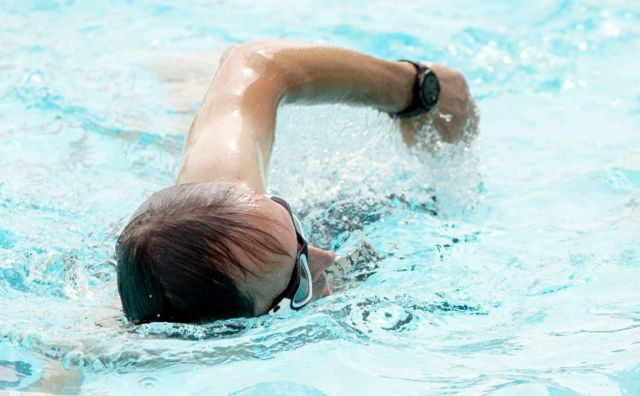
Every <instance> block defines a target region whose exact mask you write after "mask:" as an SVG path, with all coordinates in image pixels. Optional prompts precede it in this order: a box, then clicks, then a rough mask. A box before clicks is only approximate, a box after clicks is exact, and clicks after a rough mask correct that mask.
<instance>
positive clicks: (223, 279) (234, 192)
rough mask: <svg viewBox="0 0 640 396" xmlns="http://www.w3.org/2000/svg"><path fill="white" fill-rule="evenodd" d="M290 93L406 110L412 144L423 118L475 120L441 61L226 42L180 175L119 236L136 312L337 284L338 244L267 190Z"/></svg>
mask: <svg viewBox="0 0 640 396" xmlns="http://www.w3.org/2000/svg"><path fill="white" fill-rule="evenodd" d="M285 103H309V104H313V103H347V104H353V105H360V106H369V107H372V108H374V109H377V110H379V111H382V112H385V113H388V114H389V115H390V116H391V117H393V118H395V119H397V120H398V125H399V131H400V133H401V134H402V137H403V140H404V142H405V143H406V144H407V145H408V146H411V145H415V144H416V143H417V141H418V139H417V136H416V134H417V133H418V131H420V129H421V128H422V127H423V126H425V125H427V124H430V125H433V126H434V128H435V130H436V131H437V132H438V134H439V136H440V138H441V139H442V140H444V141H446V142H455V141H457V140H459V139H461V138H462V137H463V133H464V131H465V130H467V129H468V126H469V125H475V123H476V122H477V117H476V114H475V110H474V106H473V104H472V100H471V98H470V95H469V90H468V87H467V83H466V81H465V79H464V77H463V76H462V75H461V74H460V73H459V72H457V71H455V70H453V69H450V68H448V67H445V66H441V65H436V64H429V65H428V66H427V65H426V64H422V63H414V62H409V61H395V62H391V61H386V60H382V59H377V58H374V57H371V56H368V55H365V54H361V53H358V52H355V51H351V50H346V49H341V48H336V47H331V46H325V45H319V44H306V43H299V42H293V41H288V40H260V41H253V42H249V43H247V44H243V45H238V46H234V47H231V48H229V49H227V50H226V51H225V52H224V53H223V55H222V57H221V59H220V65H219V68H218V70H217V72H216V74H215V76H214V78H213V81H212V83H211V85H210V87H209V90H208V92H207V94H206V96H205V98H204V100H203V102H202V106H201V107H200V109H199V111H198V113H197V115H196V117H195V119H194V120H193V123H192V125H191V129H190V131H189V134H188V136H187V139H186V142H185V147H184V160H183V164H182V168H181V170H180V172H179V174H178V177H177V180H176V184H175V185H174V186H172V187H169V188H167V189H164V190H162V191H159V192H156V193H155V194H153V195H152V196H151V197H150V198H149V199H147V200H146V201H145V202H144V203H143V204H142V205H141V206H140V207H139V208H138V210H137V211H136V212H135V213H134V214H133V216H132V218H131V220H130V222H129V223H128V224H127V226H126V227H125V229H124V230H123V232H122V234H121V235H120V237H119V239H118V242H117V246H116V255H117V260H118V267H117V276H118V291H119V294H120V299H121V302H122V307H123V311H124V314H125V316H126V317H127V318H128V319H129V320H130V321H131V322H133V323H145V322H153V321H163V322H187V323H202V322H210V321H214V320H218V319H227V318H234V317H251V316H259V315H263V314H267V313H275V312H278V311H280V310H283V309H294V310H298V309H301V308H303V307H304V306H305V305H307V304H308V303H309V302H311V301H313V300H317V299H319V298H322V297H324V296H327V295H328V294H329V293H330V287H329V285H328V284H327V275H326V271H327V270H328V269H330V268H331V267H332V266H333V264H334V262H335V259H336V257H335V254H334V253H332V252H329V251H326V250H322V249H319V248H317V247H314V246H311V245H309V244H308V243H307V239H306V237H305V235H304V233H303V230H302V225H301V224H300V221H299V220H298V219H297V218H296V216H295V215H294V212H293V210H292V209H291V207H290V205H289V204H288V202H287V201H286V200H284V199H283V198H279V197H270V196H268V195H267V193H266V192H267V186H266V176H265V175H266V174H267V171H268V167H269V160H270V157H271V153H272V148H273V144H274V141H275V138H276V136H275V125H276V113H277V110H278V107H279V106H280V105H281V104H285ZM298 152H299V157H298V161H305V150H304V147H300V148H299V149H298Z"/></svg>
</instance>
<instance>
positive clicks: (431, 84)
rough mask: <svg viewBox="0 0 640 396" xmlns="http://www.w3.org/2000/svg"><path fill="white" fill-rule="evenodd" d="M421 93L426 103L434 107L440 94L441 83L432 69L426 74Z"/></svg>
mask: <svg viewBox="0 0 640 396" xmlns="http://www.w3.org/2000/svg"><path fill="white" fill-rule="evenodd" d="M421 93H422V99H423V101H424V104H425V105H427V106H428V107H429V108H431V107H433V106H434V105H435V104H436V102H437V101H438V96H439V95H440V83H439V82H438V77H436V75H435V74H434V73H433V72H432V71H429V72H427V74H425V76H424V80H423V82H422V92H421Z"/></svg>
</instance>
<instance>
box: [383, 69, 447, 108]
mask: <svg viewBox="0 0 640 396" xmlns="http://www.w3.org/2000/svg"><path fill="white" fill-rule="evenodd" d="M399 62H409V63H411V64H412V65H413V66H415V67H416V69H417V70H418V75H417V76H416V79H415V81H414V82H413V90H412V92H413V99H411V103H410V104H409V106H408V107H407V108H406V109H404V110H402V111H401V112H399V113H395V114H392V115H391V116H392V117H393V118H406V117H413V116H416V115H418V114H423V113H427V112H429V110H431V109H432V108H433V106H435V105H436V103H438V97H439V96H440V81H439V80H438V76H436V74H435V73H434V72H433V70H431V69H430V68H429V67H428V66H427V65H425V64H423V63H416V62H412V61H409V60H404V59H403V60H400V61H399Z"/></svg>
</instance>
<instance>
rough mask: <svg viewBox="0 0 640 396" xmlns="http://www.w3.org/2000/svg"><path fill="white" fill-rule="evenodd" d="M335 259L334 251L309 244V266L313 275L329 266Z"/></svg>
mask: <svg viewBox="0 0 640 396" xmlns="http://www.w3.org/2000/svg"><path fill="white" fill-rule="evenodd" d="M335 261H336V254H335V253H333V252H329V251H326V250H322V249H319V248H317V247H315V246H309V266H310V267H311V268H310V269H311V272H312V273H313V275H316V274H317V273H320V272H322V271H324V270H326V269H327V268H329V267H331V266H332V265H333V264H334V262H335Z"/></svg>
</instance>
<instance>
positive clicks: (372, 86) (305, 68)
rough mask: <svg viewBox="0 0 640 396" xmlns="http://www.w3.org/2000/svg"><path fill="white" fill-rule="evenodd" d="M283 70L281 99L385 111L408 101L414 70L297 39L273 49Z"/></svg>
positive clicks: (274, 56) (401, 64)
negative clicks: (296, 44) (292, 43)
mask: <svg viewBox="0 0 640 396" xmlns="http://www.w3.org/2000/svg"><path fill="white" fill-rule="evenodd" d="M272 60H273V62H274V63H275V64H276V65H278V66H279V67H280V68H281V69H282V70H283V72H284V74H285V75H286V83H287V85H286V92H285V95H284V100H285V101H286V102H303V103H326V102H328V103H336V102H341V103H349V104H357V105H366V106H371V107H373V108H376V109H378V110H381V111H385V112H388V113H395V112H398V111H401V110H403V109H405V108H406V107H407V106H408V105H409V103H410V102H411V98H412V93H411V88H412V86H413V82H414V79H415V76H416V69H415V67H413V66H412V65H410V64H408V63H405V62H389V61H385V60H382V59H378V58H374V57H372V56H368V55H364V54H361V53H358V52H355V51H350V50H347V49H342V48H336V47H329V46H320V45H304V44H300V45H298V46H294V47H291V48H283V49H281V50H279V51H277V52H275V53H274V55H273V58H272Z"/></svg>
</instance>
